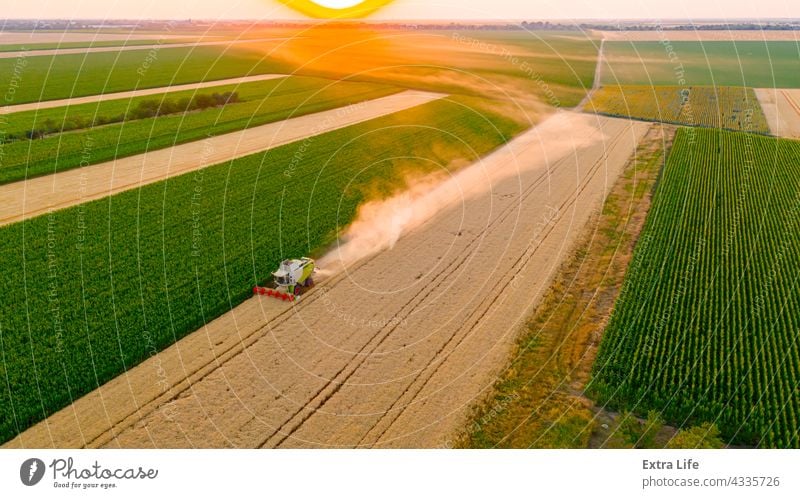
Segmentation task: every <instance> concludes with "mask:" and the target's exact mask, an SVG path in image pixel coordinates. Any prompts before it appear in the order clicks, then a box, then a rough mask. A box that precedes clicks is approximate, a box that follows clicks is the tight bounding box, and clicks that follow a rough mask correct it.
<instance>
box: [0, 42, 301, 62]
mask: <svg viewBox="0 0 800 498" xmlns="http://www.w3.org/2000/svg"><path fill="white" fill-rule="evenodd" d="M289 39H291V38H257V39H254V40H248V39H242V40H212V41H193V42H187V43H178V42H176V43H169V44H165V43H161V44H155V45H130V46H115V47H83V48H52V49H43V50H20V51H17V52H0V59H16V58H18V57H23V56H25V57H39V56H48V55H69V54H91V53H95V52H125V51H128V50H152V49H162V48H181V47H205V46H208V45H238V44H241V43H258V42H267V41H283V40H289Z"/></svg>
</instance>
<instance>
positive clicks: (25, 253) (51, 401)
mask: <svg viewBox="0 0 800 498" xmlns="http://www.w3.org/2000/svg"><path fill="white" fill-rule="evenodd" d="M486 108H487V107H483V108H480V109H479V110H477V111H476V110H474V109H472V108H471V102H470V101H469V99H466V98H458V99H453V100H441V101H436V102H432V103H429V104H425V105H423V106H418V107H415V108H412V109H409V110H407V111H403V112H400V113H397V114H393V115H389V116H386V117H383V118H380V119H376V120H372V121H369V122H365V123H362V124H359V125H355V126H351V127H348V128H344V129H341V130H337V131H334V132H331V133H327V134H324V135H320V136H318V137H316V138H315V139H314V140H310V141H306V142H303V143H302V144H299V143H294V144H287V145H284V146H282V147H279V148H276V149H273V150H271V151H268V152H266V153H260V154H255V155H252V156H248V157H245V158H241V159H236V160H233V161H231V162H229V163H226V164H221V165H217V166H212V167H209V168H206V169H204V170H199V171H197V172H193V173H190V174H187V175H183V176H179V177H175V178H172V179H169V180H167V181H164V182H160V183H155V184H151V185H148V186H145V187H142V188H141V189H137V190H135V191H129V192H124V193H121V194H119V195H116V196H112V197H109V198H107V199H103V200H99V201H95V202H91V203H87V204H84V205H80V206H76V207H72V208H69V209H65V210H62V211H57V212H54V213H51V214H49V215H45V216H41V217H38V218H34V219H30V220H26V221H24V222H21V223H18V224H15V225H10V226H7V227H4V228H1V229H0V265H1V266H2V268H0V292H2V294H3V296H4V297H3V305H2V308H0V332H1V333H0V339H1V340H0V354H2V357H3V362H1V363H0V378H2V379H3V383H2V386H0V440H7V439H9V438H12V437H13V436H14V435H15V434H17V433H19V432H20V431H22V430H24V429H25V428H27V427H29V426H30V425H31V424H33V423H35V422H37V421H39V420H42V419H43V418H44V417H46V416H47V415H49V414H50V413H53V412H54V411H56V410H58V409H60V408H62V407H64V406H65V405H67V404H69V403H70V402H71V400H73V399H76V398H78V397H80V396H81V395H83V394H85V393H87V392H89V391H91V390H92V389H94V388H96V387H97V386H99V385H101V384H102V383H104V382H106V381H108V380H110V379H112V378H113V377H115V376H116V375H118V374H120V373H122V372H123V371H125V369H129V368H131V367H132V366H134V365H136V364H137V363H139V362H140V361H142V360H143V359H146V358H147V357H148V356H150V355H151V354H152V352H153V351H157V350H161V349H162V348H164V347H166V346H168V345H170V344H172V343H174V342H175V341H176V340H178V339H180V338H181V337H183V336H184V335H186V334H188V333H190V332H192V331H194V330H196V329H197V328H199V327H200V326H202V325H203V324H204V323H206V322H207V321H209V320H212V319H213V318H215V317H217V316H219V315H220V314H222V313H225V312H226V311H228V310H229V309H231V308H232V307H233V306H236V305H237V304H239V303H241V302H242V301H243V300H244V299H246V298H247V297H248V296H249V295H250V293H251V290H250V289H251V288H252V286H253V285H254V284H255V283H256V282H259V281H262V280H263V279H265V278H266V277H267V276H268V275H269V274H270V272H271V271H273V270H274V268H275V267H276V266H277V264H278V262H279V261H280V260H281V259H283V258H284V257H297V256H301V255H305V254H309V253H313V251H314V250H317V249H319V248H322V247H325V246H326V245H327V244H329V243H331V242H332V241H333V240H335V237H336V235H337V233H338V230H340V229H341V228H342V226H343V225H345V224H347V223H348V222H349V221H350V220H351V219H352V218H353V216H354V215H355V213H356V208H357V206H358V204H359V202H360V201H361V200H362V199H363V198H364V196H365V195H366V194H365V192H377V191H383V192H385V191H387V190H390V189H391V188H396V187H398V186H400V185H401V182H402V180H403V175H405V174H408V173H409V172H418V173H421V174H424V173H427V172H432V171H433V170H435V171H437V172H438V171H439V167H438V166H437V165H451V164H463V163H465V162H468V161H474V160H475V159H477V155H481V154H485V153H487V152H489V151H490V150H492V149H493V148H495V147H497V146H498V145H500V144H502V143H504V142H505V140H507V139H508V138H509V137H510V136H511V135H513V134H515V133H516V132H518V131H520V130H521V128H522V126H521V125H520V124H518V123H516V122H512V121H510V120H508V119H507V118H504V117H502V116H500V115H498V114H492V113H490V112H487V111H486ZM413 158H417V159H413ZM311 186H313V189H312V188H311ZM281 227H283V230H282V229H281Z"/></svg>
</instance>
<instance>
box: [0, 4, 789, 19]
mask: <svg viewBox="0 0 800 498" xmlns="http://www.w3.org/2000/svg"><path fill="white" fill-rule="evenodd" d="M321 1H326V0H321ZM328 1H335V0H328ZM348 3H353V2H352V1H350V2H348ZM0 17H9V18H95V19H110V18H116V19H118V18H126V19H139V18H159V19H161V18H178V19H186V18H193V19H201V18H202V19H245V18H246V19H293V18H299V17H301V16H300V15H299V14H297V13H295V12H294V11H292V10H290V9H288V8H287V7H285V6H283V5H281V4H279V3H278V2H277V1H276V0H224V1H223V0H0ZM720 17H725V18H728V19H734V18H756V19H759V18H760V19H764V18H776V17H793V18H800V3H799V2H798V0H594V1H591V0H461V1H458V0H433V1H425V0H395V3H394V4H392V5H390V6H389V7H387V8H386V9H385V10H383V11H381V12H380V13H379V14H378V15H376V16H375V18H376V19H597V18H605V19H631V18H635V19H639V18H657V19H675V18H685V19H703V18H720Z"/></svg>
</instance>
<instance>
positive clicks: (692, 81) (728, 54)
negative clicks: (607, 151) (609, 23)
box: [602, 41, 800, 88]
mask: <svg viewBox="0 0 800 498" xmlns="http://www.w3.org/2000/svg"><path fill="white" fill-rule="evenodd" d="M798 67H800V44H798V43H797V42H794V41H705V42H694V41H675V42H669V43H662V42H659V41H641V42H639V41H637V42H626V41H607V42H606V43H605V57H604V67H603V71H602V74H603V84H606V85H617V84H620V85H678V86H687V85H692V86H702V85H705V86H743V87H751V88H800V71H798Z"/></svg>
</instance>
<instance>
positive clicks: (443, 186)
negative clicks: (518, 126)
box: [319, 112, 606, 276]
mask: <svg viewBox="0 0 800 498" xmlns="http://www.w3.org/2000/svg"><path fill="white" fill-rule="evenodd" d="M595 120H596V118H594V117H592V116H590V115H583V114H576V113H571V112H561V113H557V114H554V115H552V116H551V117H549V118H547V119H545V120H544V121H543V122H542V123H541V124H539V125H538V126H536V127H534V128H532V129H531V130H529V131H527V132H525V133H523V134H522V135H520V136H519V137H517V138H515V139H514V140H512V141H511V142H509V143H508V144H507V145H506V146H505V147H502V148H501V149H499V150H497V151H495V152H494V153H492V154H490V155H489V156H487V157H485V158H483V159H482V160H480V161H478V162H476V163H474V164H472V165H470V166H468V167H465V168H461V169H459V170H457V171H456V172H455V173H453V174H451V175H449V176H445V175H442V174H436V175H432V176H428V177H425V178H422V179H417V180H411V181H409V182H408V187H407V188H406V189H405V190H404V191H402V192H400V193H398V194H395V195H393V196H392V197H389V198H387V199H384V200H379V201H372V202H367V203H365V204H363V205H362V206H361V207H360V208H359V210H358V214H357V216H356V220H355V221H354V222H353V223H352V224H351V225H350V226H349V227H348V228H347V229H346V230H345V232H344V235H343V236H342V237H341V238H340V239H339V241H338V242H337V244H336V246H335V247H334V249H332V250H331V251H329V252H328V253H327V254H325V255H324V256H323V257H322V258H320V259H319V267H320V269H321V272H322V275H323V276H325V275H326V274H327V275H332V274H335V273H337V272H339V271H341V270H342V269H343V268H345V267H347V266H349V265H351V264H352V263H354V262H356V261H358V260H360V259H362V258H365V257H367V256H370V255H373V254H376V253H378V252H380V251H384V250H387V249H389V250H391V249H392V248H393V247H394V245H395V244H396V243H397V241H398V240H399V238H400V237H401V236H402V235H403V234H404V233H407V232H408V231H410V230H413V229H414V228H416V227H419V226H421V225H422V224H424V223H425V222H426V221H428V220H429V219H431V218H432V217H433V216H434V215H436V213H438V212H440V211H442V210H444V209H447V208H451V207H453V206H456V205H457V204H459V203H462V202H465V201H466V200H468V199H470V198H474V197H477V196H480V195H483V194H487V193H490V192H491V191H492V189H493V185H496V184H498V182H501V181H503V180H505V179H508V178H511V177H514V176H516V175H519V174H520V173H522V172H524V171H528V170H532V169H536V168H541V169H542V170H543V171H546V169H547V167H548V165H550V164H553V163H554V162H555V161H558V160H559V159H562V158H564V157H566V156H567V155H569V154H571V153H575V152H577V151H578V150H579V149H582V148H585V147H589V146H591V145H593V144H596V143H598V142H601V141H603V140H605V138H606V137H605V136H604V135H603V133H602V132H601V131H600V130H599V129H598V128H597V126H596V125H595Z"/></svg>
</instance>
